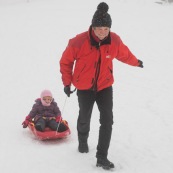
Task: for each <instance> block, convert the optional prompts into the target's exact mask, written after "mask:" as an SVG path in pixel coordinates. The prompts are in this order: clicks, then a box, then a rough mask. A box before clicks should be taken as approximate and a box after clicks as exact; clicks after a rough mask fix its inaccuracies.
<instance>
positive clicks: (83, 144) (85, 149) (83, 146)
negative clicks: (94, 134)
mask: <svg viewBox="0 0 173 173" xmlns="http://www.w3.org/2000/svg"><path fill="white" fill-rule="evenodd" d="M78 150H79V152H80V153H88V152H89V149H88V144H87V142H79V147H78Z"/></svg>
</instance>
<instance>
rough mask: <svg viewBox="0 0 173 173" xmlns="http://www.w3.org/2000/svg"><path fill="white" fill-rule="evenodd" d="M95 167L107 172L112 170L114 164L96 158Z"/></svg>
mask: <svg viewBox="0 0 173 173" xmlns="http://www.w3.org/2000/svg"><path fill="white" fill-rule="evenodd" d="M96 166H97V167H102V168H103V169H106V170H109V169H111V168H114V167H115V166H114V164H113V163H112V162H110V161H109V160H108V159H103V158H98V159H97V164H96Z"/></svg>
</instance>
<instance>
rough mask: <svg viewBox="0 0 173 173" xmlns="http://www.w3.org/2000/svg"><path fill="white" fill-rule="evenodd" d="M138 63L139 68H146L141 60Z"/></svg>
mask: <svg viewBox="0 0 173 173" xmlns="http://www.w3.org/2000/svg"><path fill="white" fill-rule="evenodd" d="M138 63H139V65H138V67H141V68H143V67H144V66H143V62H142V61H141V60H139V59H138Z"/></svg>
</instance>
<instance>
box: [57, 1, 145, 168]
mask: <svg viewBox="0 0 173 173" xmlns="http://www.w3.org/2000/svg"><path fill="white" fill-rule="evenodd" d="M108 8H109V7H108V5H107V4H106V3H104V2H102V3H100V4H99V5H98V6H97V10H96V12H95V14H94V16H93V19H92V23H91V26H90V28H89V30H88V31H86V32H83V33H81V34H79V35H77V36H76V37H74V38H72V39H70V40H69V43H68V46H67V48H66V49H65V51H64V52H63V55H62V58H61V60H60V71H61V73H62V81H63V84H64V92H65V93H66V94H67V96H68V97H70V94H71V93H72V91H71V89H70V87H71V85H72V84H73V85H74V86H75V87H76V88H77V96H78V103H79V116H78V121H77V131H78V140H79V146H78V150H79V152H81V153H87V152H88V151H89V148H88V143H87V139H88V136H89V131H90V119H91V114H92V109H93V105H94V103H95V102H96V104H97V106H98V109H99V111H100V130H99V139H98V145H97V153H96V158H97V164H96V166H99V167H102V168H104V169H111V168H114V164H113V163H112V162H110V161H109V160H108V159H107V155H108V149H109V145H110V140H111V134H112V125H113V112H112V108H113V93H112V92H113V91H112V84H113V82H114V78H113V63H112V61H113V59H114V58H116V59H118V60H119V61H121V62H124V63H126V64H129V65H132V66H137V67H142V68H143V62H142V61H141V60H138V59H137V58H136V57H135V56H134V55H133V54H132V53H131V51H130V50H129V49H128V47H127V46H126V45H125V44H124V43H123V42H122V40H121V39H120V37H119V36H118V35H117V34H115V33H113V32H111V31H110V28H111V24H112V20H111V17H110V15H109V14H108V13H107V11H108ZM74 63H75V65H74Z"/></svg>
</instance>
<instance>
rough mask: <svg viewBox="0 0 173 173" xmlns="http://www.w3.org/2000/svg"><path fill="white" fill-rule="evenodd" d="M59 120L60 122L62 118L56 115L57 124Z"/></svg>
mask: <svg viewBox="0 0 173 173" xmlns="http://www.w3.org/2000/svg"><path fill="white" fill-rule="evenodd" d="M61 120H62V117H61V116H60V115H58V116H57V117H56V122H57V123H59V122H60V121H61Z"/></svg>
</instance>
